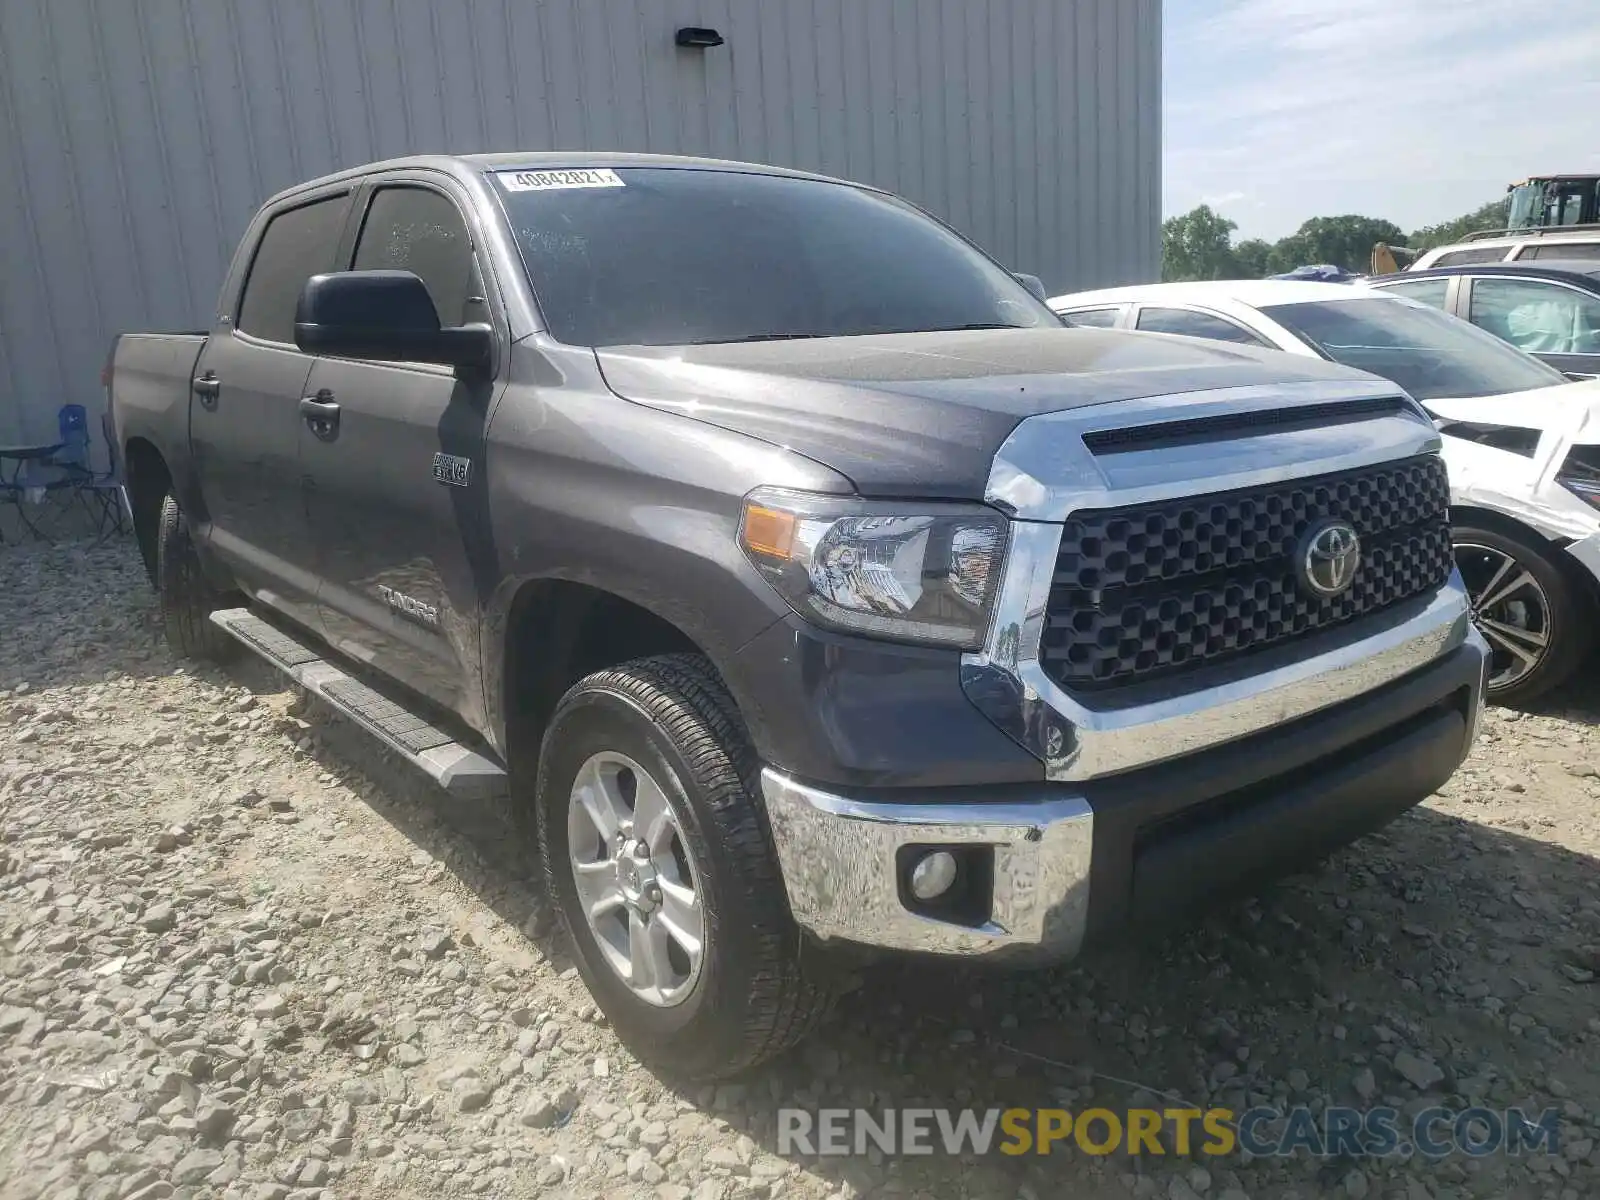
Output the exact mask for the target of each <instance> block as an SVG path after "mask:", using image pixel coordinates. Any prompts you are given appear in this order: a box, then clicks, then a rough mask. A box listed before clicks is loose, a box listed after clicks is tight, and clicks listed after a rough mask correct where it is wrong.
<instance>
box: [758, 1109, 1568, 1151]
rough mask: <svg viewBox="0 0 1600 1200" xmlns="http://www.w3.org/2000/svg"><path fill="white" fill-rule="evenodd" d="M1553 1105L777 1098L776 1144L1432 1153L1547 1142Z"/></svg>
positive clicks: (1556, 1119)
mask: <svg viewBox="0 0 1600 1200" xmlns="http://www.w3.org/2000/svg"><path fill="white" fill-rule="evenodd" d="M1560 1132H1561V1131H1560V1116H1559V1114H1558V1113H1557V1112H1556V1110H1555V1109H1545V1110H1544V1111H1542V1112H1540V1113H1539V1114H1538V1115H1537V1116H1532V1117H1530V1116H1528V1115H1527V1114H1525V1113H1524V1112H1523V1111H1522V1110H1521V1109H1516V1108H1512V1109H1506V1110H1504V1111H1497V1110H1495V1109H1488V1108H1465V1109H1448V1108H1442V1107H1441V1108H1427V1109H1423V1110H1422V1111H1421V1112H1419V1113H1417V1114H1416V1116H1415V1117H1412V1118H1407V1117H1405V1116H1404V1115H1403V1114H1402V1113H1400V1111H1399V1110H1398V1109H1393V1108H1364V1109H1363V1108H1342V1107H1336V1106H1330V1107H1327V1108H1324V1109H1323V1110H1322V1111H1321V1112H1313V1111H1312V1110H1311V1109H1309V1108H1305V1107H1297V1108H1290V1109H1286V1110H1280V1109H1276V1108H1252V1109H1247V1110H1246V1111H1245V1112H1243V1113H1239V1114H1235V1113H1234V1112H1233V1111H1232V1110H1231V1109H1226V1108H1211V1109H1199V1108H1165V1109H1156V1108H1131V1109H1123V1110H1112V1109H1109V1108H1089V1109H1084V1110H1082V1111H1080V1112H1073V1111H1071V1110H1069V1109H1064V1108H1008V1109H998V1108H990V1109H984V1110H981V1111H980V1110H977V1109H947V1108H902V1109H879V1110H869V1109H860V1108H856V1109H851V1108H824V1109H819V1110H817V1111H815V1112H813V1111H811V1110H808V1109H800V1108H782V1109H779V1110H778V1153H779V1154H804V1155H812V1156H820V1157H845V1156H850V1155H863V1154H866V1153H868V1152H869V1151H870V1150H877V1151H878V1152H880V1153H883V1154H896V1155H910V1154H938V1153H941V1152H942V1153H944V1154H948V1155H958V1154H977V1155H983V1154H990V1153H999V1154H1007V1155H1024V1154H1056V1153H1062V1154H1065V1153H1080V1154H1092V1155H1104V1154H1115V1153H1118V1152H1122V1153H1126V1154H1150V1155H1159V1154H1168V1153H1171V1154H1176V1155H1179V1156H1183V1155H1188V1154H1194V1153H1198V1154H1206V1155H1213V1156H1222V1155H1228V1154H1236V1153H1243V1154H1247V1155H1250V1156H1252V1157H1256V1158H1267V1157H1287V1156H1291V1155H1306V1156H1310V1157H1317V1158H1333V1157H1356V1158H1388V1157H1402V1158H1404V1157H1410V1156H1411V1155H1413V1154H1420V1155H1423V1156H1424V1157H1427V1158H1442V1157H1444V1156H1445V1155H1449V1154H1466V1155H1470V1156H1473V1157H1482V1156H1485V1155H1490V1154H1510V1155H1519V1154H1528V1153H1542V1154H1556V1153H1559V1152H1560V1141H1561V1138H1560Z"/></svg>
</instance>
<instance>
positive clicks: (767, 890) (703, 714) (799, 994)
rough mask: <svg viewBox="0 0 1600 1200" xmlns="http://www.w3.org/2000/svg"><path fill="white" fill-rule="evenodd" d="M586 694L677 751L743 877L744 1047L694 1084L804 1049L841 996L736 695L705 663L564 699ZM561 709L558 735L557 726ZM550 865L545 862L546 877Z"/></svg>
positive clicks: (695, 661) (591, 684)
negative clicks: (793, 893)
mask: <svg viewBox="0 0 1600 1200" xmlns="http://www.w3.org/2000/svg"><path fill="white" fill-rule="evenodd" d="M589 689H603V690H606V691H611V692H614V693H616V694H618V695H620V696H623V697H625V698H626V699H628V700H629V701H631V702H632V703H633V704H634V705H636V706H637V707H638V708H639V710H640V711H642V712H643V713H645V714H646V715H647V716H648V718H649V719H650V720H651V721H652V722H654V723H655V724H656V725H657V727H658V728H659V729H661V730H662V731H663V732H664V733H665V734H666V735H667V736H668V737H669V738H670V739H671V740H672V741H673V742H674V743H675V744H676V746H677V747H678V749H679V752H680V753H681V754H682V755H683V757H684V759H685V760H686V761H687V762H688V763H689V765H690V767H691V769H692V770H693V772H694V775H695V781H696V783H697V784H698V785H699V786H700V788H701V789H702V792H703V794H704V796H705V798H706V801H707V807H708V808H709V810H710V813H711V816H712V819H713V822H714V828H711V829H708V830H707V831H706V833H707V835H708V836H710V837H714V838H716V839H717V840H718V841H719V842H720V844H721V845H722V847H723V848H724V849H725V850H726V851H727V852H728V854H729V855H730V856H731V857H733V858H735V859H736V860H737V861H738V863H739V864H740V871H739V872H738V873H735V874H732V875H729V876H726V877H725V879H724V882H725V884H727V885H731V887H733V888H737V889H738V891H737V894H734V895H732V896H724V897H723V902H724V904H725V905H728V906H730V907H732V908H733V909H735V910H736V911H737V912H738V913H739V917H740V923H741V924H742V925H745V926H746V927H747V928H748V929H749V931H750V934H751V936H752V944H753V945H754V947H755V951H754V958H755V961H754V962H750V963H747V964H744V966H745V969H746V970H748V971H749V972H750V1000H749V1008H748V1010H747V1013H746V1020H745V1022H744V1026H743V1028H742V1030H741V1031H740V1039H739V1049H738V1051H737V1052H736V1054H735V1055H734V1056H733V1057H732V1058H730V1059H723V1060H722V1061H718V1062H716V1063H709V1064H705V1066H704V1067H703V1068H700V1069H696V1068H695V1067H694V1066H693V1065H690V1064H688V1063H685V1064H684V1066H685V1073H686V1074H688V1075H690V1076H691V1077H696V1076H697V1077H700V1078H707V1079H709V1078H725V1077H728V1076H731V1075H736V1074H738V1073H740V1072H741V1071H744V1070H746V1069H748V1068H750V1067H753V1066H755V1065H757V1064H758V1063H761V1062H764V1061H766V1060H767V1059H770V1058H772V1057H774V1056H776V1055H778V1054H780V1053H782V1052H783V1051H785V1050H787V1049H789V1048H790V1047H792V1046H794V1045H795V1044H796V1043H798V1042H799V1041H800V1040H801V1039H803V1038H804V1037H805V1036H806V1035H807V1034H808V1033H810V1032H811V1031H812V1030H813V1029H814V1028H815V1027H816V1026H817V1025H818V1024H819V1023H820V1022H821V1021H822V1020H823V1019H824V1018H825V1017H826V1016H827V1014H828V1013H829V1011H830V1010H831V1008H832V1006H833V1001H834V999H835V998H836V990H835V989H834V987H833V986H832V984H831V979H830V973H828V972H820V971H817V970H816V969H814V968H812V967H811V966H810V965H809V964H808V963H807V961H806V958H807V956H806V954H805V953H804V946H803V943H802V939H801V935H800V932H799V930H798V928H797V927H796V926H795V924H794V920H793V918H792V917H791V915H790V913H789V905H788V893H787V892H786V891H785V889H784V883H783V878H782V875H781V872H780V870H779V867H778V860H777V854H776V852H775V850H774V848H773V845H772V839H771V834H770V833H769V831H768V828H767V820H766V813H765V809H764V807H763V806H762V805H761V803H760V802H759V800H757V799H756V797H758V796H759V795H760V791H759V787H760V771H761V764H760V760H759V759H758V758H757V756H756V753H755V750H754V748H753V747H752V746H751V744H750V739H749V736H748V735H747V733H746V732H745V729H744V724H743V722H742V721H741V720H740V718H739V715H738V709H737V708H736V706H735V705H734V702H733V698H732V696H731V695H729V693H728V690H727V688H726V686H725V685H724V684H723V682H722V680H721V679H720V678H719V677H718V675H717V672H716V670H715V668H713V667H712V665H711V663H710V662H709V661H707V660H706V659H705V658H704V657H702V656H701V655H698V654H663V655H656V656H653V657H649V658H642V659H635V660H633V661H631V662H627V663H623V664H622V665H620V666H618V667H613V668H609V669H606V670H602V671H598V672H596V673H595V674H593V675H589V676H587V677H586V678H584V679H583V680H580V681H579V683H578V684H576V685H575V686H574V688H573V689H572V691H571V692H569V693H568V696H569V697H570V696H571V695H573V694H574V693H575V692H577V691H579V690H589ZM565 703H566V701H565V700H563V702H562V706H564V705H565ZM562 706H558V707H557V718H556V719H553V720H552V721H551V728H552V729H554V728H555V727H556V726H557V725H558V724H559V713H560V709H561V707H562ZM541 783H542V780H541ZM551 866H552V864H551V862H550V858H549V856H548V855H547V856H546V869H547V871H548V870H549V869H550V868H551Z"/></svg>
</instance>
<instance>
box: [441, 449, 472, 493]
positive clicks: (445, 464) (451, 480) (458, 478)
mask: <svg viewBox="0 0 1600 1200" xmlns="http://www.w3.org/2000/svg"><path fill="white" fill-rule="evenodd" d="M471 477H472V460H471V459H470V458H461V457H460V456H458V455H455V454H435V455H434V456H433V479H434V482H435V483H448V484H451V485H453V486H454V487H466V486H467V481H468V480H469V479H471Z"/></svg>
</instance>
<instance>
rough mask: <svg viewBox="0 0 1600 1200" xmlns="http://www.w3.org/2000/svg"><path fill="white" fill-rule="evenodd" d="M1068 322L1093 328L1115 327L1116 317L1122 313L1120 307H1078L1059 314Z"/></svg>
mask: <svg viewBox="0 0 1600 1200" xmlns="http://www.w3.org/2000/svg"><path fill="white" fill-rule="evenodd" d="M1061 315H1062V317H1064V318H1065V319H1066V320H1067V321H1068V323H1070V324H1073V325H1087V326H1090V327H1092V328H1094V329H1115V328H1116V325H1117V318H1118V317H1119V316H1121V315H1122V308H1121V307H1120V306H1115V307H1112V308H1080V309H1078V310H1077V311H1075V312H1064V313H1062V314H1061Z"/></svg>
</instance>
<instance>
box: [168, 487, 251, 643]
mask: <svg viewBox="0 0 1600 1200" xmlns="http://www.w3.org/2000/svg"><path fill="white" fill-rule="evenodd" d="M156 594H157V596H158V598H159V600H160V603H161V622H162V624H163V625H164V626H165V628H166V632H167V644H168V645H170V646H171V647H172V649H173V651H174V652H175V653H177V654H180V655H182V656H183V657H184V658H203V659H210V660H211V661H213V662H221V661H223V660H225V659H227V658H229V657H230V656H231V655H232V654H233V652H234V651H235V650H237V649H238V643H237V642H235V641H234V640H233V639H232V638H231V637H229V636H228V635H227V634H226V633H224V632H223V631H222V630H220V629H218V628H217V627H216V626H215V625H213V624H212V623H211V621H210V617H211V614H212V612H214V611H215V610H216V609H218V608H221V607H223V602H224V597H223V595H222V593H220V592H219V591H218V590H217V589H216V588H215V587H213V586H212V585H211V583H210V581H209V580H207V579H206V577H205V574H204V572H202V571H201V569H200V558H199V555H198V554H197V553H196V552H195V548H194V542H193V541H192V540H191V539H190V536H189V524H188V522H187V521H186V520H185V519H184V516H183V510H182V509H181V508H179V507H178V499H177V497H176V496H174V495H172V493H170V492H168V493H167V495H166V496H164V497H162V500H161V517H160V520H159V522H158V523H157V525H156Z"/></svg>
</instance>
